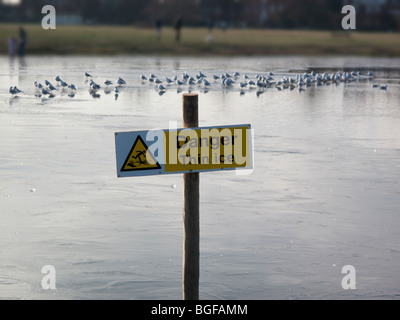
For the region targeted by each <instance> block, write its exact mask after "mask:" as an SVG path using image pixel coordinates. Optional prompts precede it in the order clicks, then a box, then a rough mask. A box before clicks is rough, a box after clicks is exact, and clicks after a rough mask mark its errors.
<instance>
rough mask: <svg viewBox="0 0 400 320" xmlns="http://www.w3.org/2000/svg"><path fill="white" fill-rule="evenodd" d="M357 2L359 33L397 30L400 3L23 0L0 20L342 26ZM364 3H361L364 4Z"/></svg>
mask: <svg viewBox="0 0 400 320" xmlns="http://www.w3.org/2000/svg"><path fill="white" fill-rule="evenodd" d="M353 3H354V4H357V29H360V30H393V31H395V30H399V28H400V1H399V0H387V1H386V2H384V3H382V4H379V5H375V6H374V10H373V11H372V12H371V10H369V7H368V2H365V1H364V2H363V1H360V0H358V1H357V0H348V1H345V0H343V1H341V0H302V1H298V0H134V1H132V0H84V1H82V0H68V1H66V0H22V3H21V5H19V6H16V7H7V6H4V5H0V19H1V21H8V22H36V21H40V19H41V18H42V14H41V8H42V7H43V6H44V5H49V4H50V5H54V6H55V8H56V10H57V14H63V15H78V16H80V17H81V19H82V22H83V23H85V24H122V25H137V26H147V27H150V26H154V25H155V23H156V21H162V23H163V25H173V23H174V21H175V20H176V19H177V18H178V17H179V16H181V17H182V18H183V21H184V25H186V26H194V27H196V26H207V27H209V28H211V27H218V26H221V27H268V28H283V29H290V28H300V29H326V30H335V29H340V28H341V23H340V22H341V19H342V17H343V15H342V14H341V8H342V7H343V5H345V4H353ZM363 3H364V4H363Z"/></svg>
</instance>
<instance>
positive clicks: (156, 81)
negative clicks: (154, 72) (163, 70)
mask: <svg viewBox="0 0 400 320" xmlns="http://www.w3.org/2000/svg"><path fill="white" fill-rule="evenodd" d="M154 82H155V83H157V84H160V83H162V81H161V80H160V79H158V78H156V79H155V80H154Z"/></svg>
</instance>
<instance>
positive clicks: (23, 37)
mask: <svg viewBox="0 0 400 320" xmlns="http://www.w3.org/2000/svg"><path fill="white" fill-rule="evenodd" d="M27 43H28V35H27V33H26V31H25V29H24V28H22V27H21V28H19V48H18V55H19V56H20V57H24V56H25V49H26V44H27Z"/></svg>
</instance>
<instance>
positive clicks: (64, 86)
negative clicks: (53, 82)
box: [61, 80, 68, 88]
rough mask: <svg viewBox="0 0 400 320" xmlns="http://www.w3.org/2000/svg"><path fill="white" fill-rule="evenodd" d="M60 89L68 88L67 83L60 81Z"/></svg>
mask: <svg viewBox="0 0 400 320" xmlns="http://www.w3.org/2000/svg"><path fill="white" fill-rule="evenodd" d="M61 87H63V88H66V87H68V83H66V82H64V81H62V80H61Z"/></svg>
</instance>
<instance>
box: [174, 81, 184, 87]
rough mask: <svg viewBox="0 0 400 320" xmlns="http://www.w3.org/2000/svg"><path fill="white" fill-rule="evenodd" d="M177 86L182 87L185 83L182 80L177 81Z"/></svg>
mask: <svg viewBox="0 0 400 320" xmlns="http://www.w3.org/2000/svg"><path fill="white" fill-rule="evenodd" d="M176 84H177V85H178V86H181V85H183V84H184V83H183V82H182V81H181V80H179V79H178V80H176Z"/></svg>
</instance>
